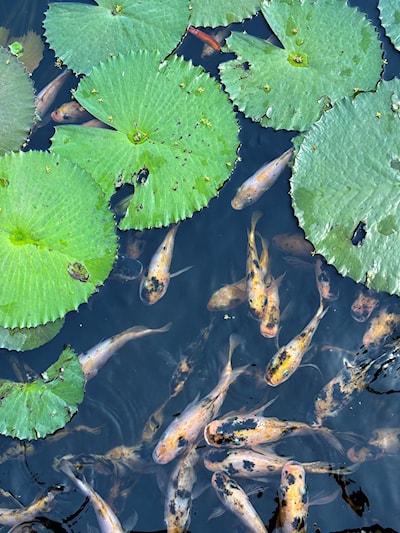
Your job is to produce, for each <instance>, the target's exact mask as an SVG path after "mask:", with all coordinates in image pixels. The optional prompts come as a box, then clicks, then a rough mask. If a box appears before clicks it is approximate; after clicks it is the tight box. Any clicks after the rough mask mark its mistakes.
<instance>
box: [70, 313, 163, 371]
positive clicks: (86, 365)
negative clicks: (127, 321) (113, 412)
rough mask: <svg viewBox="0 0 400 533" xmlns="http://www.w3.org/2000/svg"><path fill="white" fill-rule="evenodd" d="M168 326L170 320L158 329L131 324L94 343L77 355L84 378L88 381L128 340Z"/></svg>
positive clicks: (161, 331)
mask: <svg viewBox="0 0 400 533" xmlns="http://www.w3.org/2000/svg"><path fill="white" fill-rule="evenodd" d="M170 327H171V322H170V323H169V324H166V325H165V326H163V327H162V328H158V329H150V328H147V327H146V326H133V327H132V328H129V329H127V330H125V331H123V332H122V333H118V334H117V335H114V336H113V337H110V338H109V339H106V340H105V341H103V342H100V343H99V344H96V346H94V347H93V348H91V349H90V350H89V351H88V352H86V353H84V354H81V355H79V362H80V363H81V365H82V369H83V373H84V375H85V380H86V381H89V379H91V378H93V377H94V376H95V375H96V374H97V372H98V371H99V370H100V368H101V367H102V366H103V365H104V364H105V363H106V362H107V361H108V360H109V359H110V357H111V356H112V355H114V353H115V352H116V351H117V350H119V349H120V348H121V347H122V346H123V345H124V344H126V343H127V342H128V341H131V340H133V339H140V338H141V337H146V336H147V335H152V334H154V333H164V332H165V331H168V330H169V328H170Z"/></svg>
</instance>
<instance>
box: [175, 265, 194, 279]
mask: <svg viewBox="0 0 400 533" xmlns="http://www.w3.org/2000/svg"><path fill="white" fill-rule="evenodd" d="M191 268H193V265H190V266H187V267H185V268H181V269H180V270H178V271H177V272H174V273H173V274H170V278H175V277H176V276H179V274H183V273H184V272H186V271H187V270H190V269H191Z"/></svg>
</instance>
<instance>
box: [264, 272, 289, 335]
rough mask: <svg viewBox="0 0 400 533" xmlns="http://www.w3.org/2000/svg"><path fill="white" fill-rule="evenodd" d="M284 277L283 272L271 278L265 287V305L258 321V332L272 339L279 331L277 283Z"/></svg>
mask: <svg viewBox="0 0 400 533" xmlns="http://www.w3.org/2000/svg"><path fill="white" fill-rule="evenodd" d="M284 277H285V274H282V275H281V276H279V278H277V279H274V280H272V282H271V284H270V285H269V286H268V287H267V305H266V306H265V311H264V316H263V317H262V319H261V322H260V333H261V335H262V336H263V337H267V338H268V339H273V338H274V337H276V336H277V335H278V332H279V324H280V315H281V313H280V309H279V303H280V302H279V285H280V284H281V281H282V280H283V278H284Z"/></svg>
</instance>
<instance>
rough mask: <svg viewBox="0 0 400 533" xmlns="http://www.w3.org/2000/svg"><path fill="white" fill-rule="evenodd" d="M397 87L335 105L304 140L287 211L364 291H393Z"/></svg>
mask: <svg viewBox="0 0 400 533" xmlns="http://www.w3.org/2000/svg"><path fill="white" fill-rule="evenodd" d="M399 138H400V81H399V80H398V79H394V80H391V81H389V82H386V81H383V82H381V83H380V85H379V87H378V89H377V91H376V92H371V93H361V94H359V95H357V96H356V97H355V98H354V99H351V98H346V99H344V100H343V101H341V102H338V103H337V104H335V106H334V107H333V109H332V110H330V111H327V112H326V113H325V114H324V115H323V116H322V117H321V119H320V120H319V121H318V122H317V123H316V124H314V125H313V126H312V128H311V129H310V131H309V132H308V133H307V134H306V135H305V137H304V140H303V142H302V144H301V146H300V148H299V151H298V153H297V156H296V158H295V162H294V167H293V175H292V179H291V194H292V198H293V205H294V210H295V214H296V216H297V218H298V219H299V222H300V225H301V227H302V228H303V229H304V231H305V234H306V237H307V239H309V240H310V241H311V242H312V243H313V245H314V247H315V249H316V252H317V253H320V254H322V255H324V256H325V257H326V259H327V261H328V262H329V263H333V264H334V265H335V267H336V268H337V269H338V271H339V272H340V273H341V274H343V275H349V276H351V277H352V278H353V279H355V280H356V281H361V282H363V283H365V284H366V285H367V286H368V287H372V288H374V289H376V290H383V291H387V292H389V293H399V292H400V277H399V270H400V255H399V253H398V250H399V248H400V218H399V213H400V187H399V184H400V144H399Z"/></svg>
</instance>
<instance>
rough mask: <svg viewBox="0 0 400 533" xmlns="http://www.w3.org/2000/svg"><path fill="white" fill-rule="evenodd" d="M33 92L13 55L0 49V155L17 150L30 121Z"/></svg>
mask: <svg viewBox="0 0 400 533" xmlns="http://www.w3.org/2000/svg"><path fill="white" fill-rule="evenodd" d="M34 112H35V105H34V91H33V86H32V82H31V80H30V79H29V76H28V73H27V72H26V70H25V68H24V67H23V66H22V65H21V63H20V62H19V61H18V59H17V58H16V57H14V56H13V55H12V54H11V53H10V52H9V51H8V50H6V49H5V48H0V156H1V155H3V154H4V153H5V152H10V151H12V150H19V148H21V146H22V144H23V143H24V141H25V140H26V137H27V135H28V132H29V130H30V128H31V126H32V124H33V119H34Z"/></svg>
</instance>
